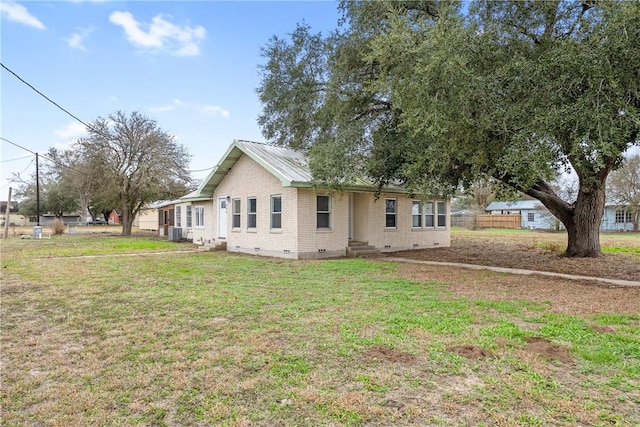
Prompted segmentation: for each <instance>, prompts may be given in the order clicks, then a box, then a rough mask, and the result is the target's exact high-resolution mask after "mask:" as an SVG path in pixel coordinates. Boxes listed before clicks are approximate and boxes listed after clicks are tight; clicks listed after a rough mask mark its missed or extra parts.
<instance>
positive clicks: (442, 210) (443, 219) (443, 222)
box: [437, 202, 447, 227]
mask: <svg viewBox="0 0 640 427" xmlns="http://www.w3.org/2000/svg"><path fill="white" fill-rule="evenodd" d="M437 203H438V227H446V226H447V204H446V203H445V202H437Z"/></svg>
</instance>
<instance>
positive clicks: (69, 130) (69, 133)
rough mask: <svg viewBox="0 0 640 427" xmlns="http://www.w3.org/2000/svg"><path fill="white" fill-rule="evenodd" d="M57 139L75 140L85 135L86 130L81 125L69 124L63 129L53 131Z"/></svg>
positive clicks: (76, 123)
mask: <svg viewBox="0 0 640 427" xmlns="http://www.w3.org/2000/svg"><path fill="white" fill-rule="evenodd" d="M53 133H55V134H56V136H57V137H59V138H65V139H77V138H80V137H82V136H85V135H86V134H87V129H86V128H85V126H84V125H83V124H82V123H78V122H69V123H68V124H67V125H66V126H65V127H63V128H59V129H56V130H54V131H53Z"/></svg>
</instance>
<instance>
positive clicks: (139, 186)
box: [73, 111, 190, 235]
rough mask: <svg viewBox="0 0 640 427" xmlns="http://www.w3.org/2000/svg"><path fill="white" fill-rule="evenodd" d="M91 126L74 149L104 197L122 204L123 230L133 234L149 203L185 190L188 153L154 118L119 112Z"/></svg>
mask: <svg viewBox="0 0 640 427" xmlns="http://www.w3.org/2000/svg"><path fill="white" fill-rule="evenodd" d="M87 131H88V132H89V136H88V137H86V138H81V139H80V140H79V141H78V142H77V143H76V144H75V146H74V147H73V149H75V150H76V151H77V152H78V153H79V154H80V157H81V158H82V159H85V163H86V164H88V165H93V167H94V168H93V179H94V181H95V182H100V183H101V186H102V188H103V189H105V190H106V192H107V193H106V194H104V197H107V198H109V199H110V200H113V202H114V204H115V206H117V207H118V208H119V209H121V215H122V233H123V234H125V235H129V234H131V226H132V223H133V220H134V218H135V215H136V214H137V213H138V212H139V211H140V210H141V209H142V208H143V207H144V206H145V205H146V204H147V203H149V202H152V201H155V200H159V199H167V198H174V197H177V196H179V195H181V194H184V193H185V192H186V189H187V186H188V183H189V179H190V176H189V172H188V170H187V165H188V163H189V154H188V153H187V150H186V148H185V147H184V146H182V145H180V144H178V143H176V142H175V140H174V138H173V136H172V135H170V134H169V133H167V132H165V131H163V130H162V129H161V128H160V127H159V126H158V124H157V122H156V121H155V120H153V119H150V118H148V117H145V116H144V115H142V114H141V113H139V112H133V113H131V114H130V115H128V116H127V115H126V114H125V113H124V112H122V111H116V112H115V113H113V114H111V115H110V116H109V117H108V118H103V117H99V118H98V119H96V120H94V121H93V122H91V123H90V126H89V127H88V128H87Z"/></svg>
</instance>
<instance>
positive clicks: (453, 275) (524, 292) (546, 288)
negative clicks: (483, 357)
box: [400, 264, 640, 315]
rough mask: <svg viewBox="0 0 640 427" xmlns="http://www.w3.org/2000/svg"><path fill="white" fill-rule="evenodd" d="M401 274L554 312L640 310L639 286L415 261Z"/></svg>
mask: <svg viewBox="0 0 640 427" xmlns="http://www.w3.org/2000/svg"><path fill="white" fill-rule="evenodd" d="M400 274H401V275H402V276H403V277H406V278H408V279H411V280H416V281H436V282H441V283H443V284H444V286H445V288H446V289H447V290H448V291H449V292H451V293H452V294H453V295H457V296H461V297H465V298H470V299H481V300H489V301H531V302H538V303H541V304H548V305H549V310H550V311H551V312H553V313H562V314H573V315H588V314H598V313H618V314H638V310H640V288H638V287H628V286H626V287H620V286H606V285H599V284H598V282H590V281H585V282H579V281H573V280H567V279H559V278H553V277H544V276H536V275H532V276H520V275H514V274H506V273H494V272H491V271H475V270H467V269H464V268H457V267H446V266H432V265H415V264H402V265H401V266H400Z"/></svg>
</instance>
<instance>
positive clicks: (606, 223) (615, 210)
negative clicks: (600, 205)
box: [600, 203, 638, 231]
mask: <svg viewBox="0 0 640 427" xmlns="http://www.w3.org/2000/svg"><path fill="white" fill-rule="evenodd" d="M637 215H638V214H637V213H634V212H631V210H629V209H625V206H620V205H618V204H613V203H606V204H605V207H604V215H603V216H602V223H601V224H600V230H601V231H634V230H635V231H637V223H638V218H637ZM634 222H635V223H636V228H634Z"/></svg>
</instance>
